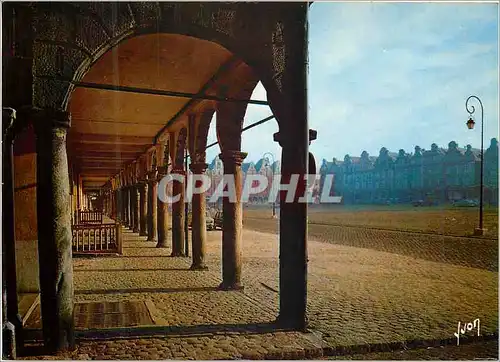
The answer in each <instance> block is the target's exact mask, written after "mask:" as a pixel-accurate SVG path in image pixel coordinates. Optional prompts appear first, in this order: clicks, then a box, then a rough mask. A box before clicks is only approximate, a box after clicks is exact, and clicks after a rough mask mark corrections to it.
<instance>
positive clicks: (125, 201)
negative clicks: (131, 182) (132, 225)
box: [122, 186, 129, 226]
mask: <svg viewBox="0 0 500 362" xmlns="http://www.w3.org/2000/svg"><path fill="white" fill-rule="evenodd" d="M122 193H123V194H122V196H123V225H124V226H128V222H129V219H128V212H127V210H128V189H127V187H126V186H124V187H123V189H122Z"/></svg>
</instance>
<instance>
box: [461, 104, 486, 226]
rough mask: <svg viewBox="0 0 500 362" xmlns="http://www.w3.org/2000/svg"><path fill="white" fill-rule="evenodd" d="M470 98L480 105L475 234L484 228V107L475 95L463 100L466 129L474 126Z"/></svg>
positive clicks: (473, 109) (473, 110) (473, 108)
mask: <svg viewBox="0 0 500 362" xmlns="http://www.w3.org/2000/svg"><path fill="white" fill-rule="evenodd" d="M471 99H475V100H477V101H478V102H479V105H480V106H481V171H480V185H479V228H477V229H475V230H474V234H475V235H484V233H485V231H486V230H485V229H484V228H483V187H484V185H483V170H484V150H483V134H484V109H483V102H481V100H480V99H479V98H478V97H477V96H474V95H473V96H469V98H467V100H466V101H465V109H466V110H467V112H468V113H469V119H468V120H467V122H466V124H467V128H468V129H473V128H474V124H475V122H474V119H473V118H472V114H473V113H474V112H475V110H476V109H475V107H474V106H473V105H470V107H469V101H470V100H471Z"/></svg>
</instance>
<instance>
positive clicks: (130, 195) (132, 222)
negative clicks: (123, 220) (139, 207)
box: [127, 186, 134, 230]
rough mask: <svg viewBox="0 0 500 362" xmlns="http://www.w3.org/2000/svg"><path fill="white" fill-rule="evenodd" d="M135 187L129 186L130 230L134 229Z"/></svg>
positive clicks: (128, 213)
mask: <svg viewBox="0 0 500 362" xmlns="http://www.w3.org/2000/svg"><path fill="white" fill-rule="evenodd" d="M133 190H134V187H133V186H129V187H128V188H127V201H128V202H127V215H128V228H129V229H130V230H133V229H134V193H133Z"/></svg>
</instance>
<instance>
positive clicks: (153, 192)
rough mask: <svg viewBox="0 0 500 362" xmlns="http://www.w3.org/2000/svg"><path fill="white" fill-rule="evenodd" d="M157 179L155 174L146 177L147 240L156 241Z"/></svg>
mask: <svg viewBox="0 0 500 362" xmlns="http://www.w3.org/2000/svg"><path fill="white" fill-rule="evenodd" d="M157 200H158V181H156V177H155V176H151V177H150V178H149V179H148V240H147V241H156V234H157V230H158V229H157V222H158V218H157V208H158V206H157Z"/></svg>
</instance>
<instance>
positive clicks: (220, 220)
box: [214, 210, 224, 230]
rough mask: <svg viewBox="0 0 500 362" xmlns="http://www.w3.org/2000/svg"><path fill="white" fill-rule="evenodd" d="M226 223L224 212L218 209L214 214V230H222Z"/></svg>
mask: <svg viewBox="0 0 500 362" xmlns="http://www.w3.org/2000/svg"><path fill="white" fill-rule="evenodd" d="M223 225H224V213H223V212H222V211H220V210H219V211H217V212H216V213H215V216H214V230H217V228H220V229H221V230H222V228H223Z"/></svg>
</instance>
